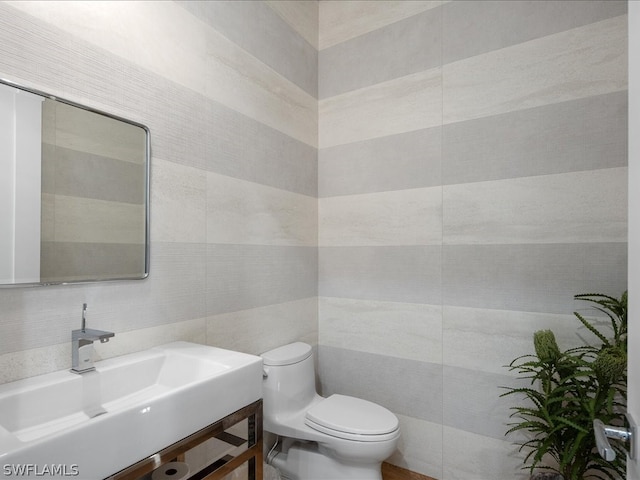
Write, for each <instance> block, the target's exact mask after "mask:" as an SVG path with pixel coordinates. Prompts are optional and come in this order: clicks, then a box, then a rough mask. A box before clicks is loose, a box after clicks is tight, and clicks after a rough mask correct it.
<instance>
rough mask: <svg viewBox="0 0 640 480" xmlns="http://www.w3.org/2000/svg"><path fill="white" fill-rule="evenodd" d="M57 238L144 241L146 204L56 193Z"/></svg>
mask: <svg viewBox="0 0 640 480" xmlns="http://www.w3.org/2000/svg"><path fill="white" fill-rule="evenodd" d="M54 205H55V206H54V210H55V212H54V214H55V227H54V228H55V234H54V238H55V241H57V242H87V243H138V244H141V243H144V241H145V236H144V233H145V232H144V228H141V226H142V225H144V223H143V222H142V221H141V220H143V219H144V207H143V206H142V205H132V204H128V203H118V202H107V201H104V200H95V199H91V198H80V197H66V196H63V195H55V201H54Z"/></svg>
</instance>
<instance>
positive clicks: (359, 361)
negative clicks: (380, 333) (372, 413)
mask: <svg viewBox="0 0 640 480" xmlns="http://www.w3.org/2000/svg"><path fill="white" fill-rule="evenodd" d="M318 358H319V362H320V369H319V376H320V383H321V387H322V395H323V396H328V395H331V394H333V393H342V394H345V395H352V396H355V397H360V398H365V399H368V400H370V401H373V402H376V403H378V404H380V405H383V406H384V407H386V408H389V409H390V410H392V411H394V412H397V413H399V414H401V415H406V416H408V417H415V418H419V419H421V420H427V421H429V422H433V423H441V421H442V399H443V397H442V389H441V388H440V385H442V365H441V364H432V363H426V362H418V361H415V360H409V359H404V358H397V357H388V356H385V355H377V354H373V353H366V352H358V351H355V350H350V349H342V348H335V347H330V346H326V345H319V346H318ZM329 372H331V375H329ZM354 379H358V381H357V382H355V381H354ZM398 392H402V395H398Z"/></svg>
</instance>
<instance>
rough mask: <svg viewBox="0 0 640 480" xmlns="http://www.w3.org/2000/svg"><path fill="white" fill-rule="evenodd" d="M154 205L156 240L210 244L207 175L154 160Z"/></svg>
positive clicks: (153, 232)
mask: <svg viewBox="0 0 640 480" xmlns="http://www.w3.org/2000/svg"><path fill="white" fill-rule="evenodd" d="M151 205H153V208H152V209H151V238H152V239H153V240H154V241H156V242H190V243H205V242H206V235H207V229H206V226H207V172H205V171H203V170H200V169H197V168H192V167H186V166H183V165H177V164H175V163H172V162H165V161H163V160H160V159H157V158H156V159H154V163H153V176H152V178H151Z"/></svg>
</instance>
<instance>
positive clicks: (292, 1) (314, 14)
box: [266, 0, 320, 50]
mask: <svg viewBox="0 0 640 480" xmlns="http://www.w3.org/2000/svg"><path fill="white" fill-rule="evenodd" d="M266 3H267V5H269V6H270V7H271V8H272V9H273V10H274V11H275V12H276V13H277V14H278V15H280V17H281V18H282V19H283V20H284V21H285V22H287V23H288V24H289V25H290V26H291V27H292V28H293V29H294V30H295V31H296V32H298V33H299V34H300V35H301V36H302V37H303V38H304V39H305V40H306V41H307V42H309V43H310V44H311V45H313V46H314V47H315V49H316V50H318V9H319V7H318V4H319V3H320V2H318V1H317V0H307V1H306V2H300V1H299V0H266Z"/></svg>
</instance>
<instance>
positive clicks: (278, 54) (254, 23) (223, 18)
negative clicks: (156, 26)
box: [177, 1, 318, 97]
mask: <svg viewBox="0 0 640 480" xmlns="http://www.w3.org/2000/svg"><path fill="white" fill-rule="evenodd" d="M177 4H178V5H180V6H181V7H184V8H186V9H187V10H188V11H190V12H191V13H193V15H195V16H196V17H198V18H200V19H201V20H203V21H204V22H206V23H207V24H209V25H211V26H212V27H213V28H215V29H216V30H217V31H218V32H220V33H222V34H223V35H224V36H226V37H227V38H228V39H230V40H231V41H233V42H234V43H235V44H237V45H239V46H240V47H242V48H243V49H244V50H246V51H247V52H249V53H250V54H251V55H253V56H254V57H256V58H257V59H258V60H261V61H262V62H264V63H265V64H267V65H269V66H270V67H271V68H273V69H274V70H275V71H276V72H278V73H279V74H280V75H282V76H283V77H285V78H287V79H289V80H291V81H292V82H293V83H295V84H296V85H298V86H299V87H300V88H302V89H303V90H304V91H305V92H307V93H309V94H310V95H312V96H314V97H317V96H318V76H317V75H316V73H317V63H318V52H317V49H316V48H314V47H313V46H312V45H310V44H309V43H308V42H307V41H306V40H305V39H304V38H303V37H301V36H300V35H299V34H298V33H297V32H295V31H294V30H293V29H292V28H291V27H290V26H289V24H288V23H286V22H285V21H284V20H283V19H282V18H281V17H280V16H278V15H277V14H276V12H274V10H273V9H272V8H269V6H268V5H267V4H266V3H264V2H259V1H242V2H235V1H216V2H197V1H180V2H177Z"/></svg>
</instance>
